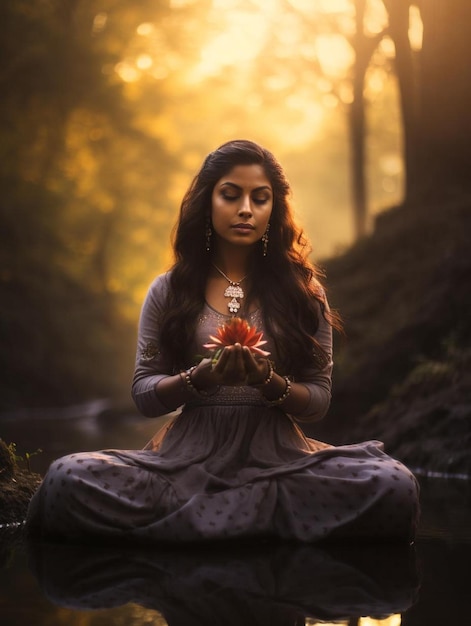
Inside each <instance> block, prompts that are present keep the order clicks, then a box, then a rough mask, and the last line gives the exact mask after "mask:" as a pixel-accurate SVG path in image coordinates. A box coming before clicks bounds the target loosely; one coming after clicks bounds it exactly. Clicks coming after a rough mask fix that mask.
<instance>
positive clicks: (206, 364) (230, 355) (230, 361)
mask: <svg viewBox="0 0 471 626" xmlns="http://www.w3.org/2000/svg"><path fill="white" fill-rule="evenodd" d="M191 379H192V382H193V384H194V386H195V387H196V388H197V389H205V390H206V389H210V388H212V387H216V386H217V385H228V386H234V387H235V386H239V385H244V384H246V382H247V370H246V365H245V361H244V356H243V348H242V346H241V345H240V344H239V343H236V344H234V345H233V346H226V347H225V348H224V349H223V350H222V352H221V354H220V355H219V358H218V360H217V361H216V363H214V364H213V361H212V360H211V359H203V360H202V361H201V362H200V363H199V364H198V366H197V367H196V368H195V369H194V370H193V372H192V374H191Z"/></svg>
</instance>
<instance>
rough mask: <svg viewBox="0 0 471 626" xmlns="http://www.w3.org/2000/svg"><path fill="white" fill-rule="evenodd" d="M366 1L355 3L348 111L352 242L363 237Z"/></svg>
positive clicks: (365, 215) (365, 224)
mask: <svg viewBox="0 0 471 626" xmlns="http://www.w3.org/2000/svg"><path fill="white" fill-rule="evenodd" d="M365 4H366V1H365V0H355V11H356V15H355V19H356V29H355V36H354V40H353V49H354V50H355V67H354V76H353V102H352V104H351V109H350V137H351V151H352V152H351V159H352V169H351V171H352V200H353V219H354V233H355V239H359V238H360V237H363V236H364V235H366V230H367V192H366V176H365V101H364V98H363V90H364V86H365V73H366V68H367V67H368V63H369V60H370V57H369V56H367V55H366V50H365V36H364V33H363V20H364V15H365Z"/></svg>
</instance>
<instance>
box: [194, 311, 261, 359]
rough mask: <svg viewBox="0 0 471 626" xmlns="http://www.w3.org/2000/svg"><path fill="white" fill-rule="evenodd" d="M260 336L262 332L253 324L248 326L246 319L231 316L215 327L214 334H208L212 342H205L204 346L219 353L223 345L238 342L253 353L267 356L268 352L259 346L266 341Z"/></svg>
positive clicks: (231, 344)
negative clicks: (215, 331)
mask: <svg viewBox="0 0 471 626" xmlns="http://www.w3.org/2000/svg"><path fill="white" fill-rule="evenodd" d="M262 337H263V332H259V331H257V329H256V328H254V327H253V326H249V324H248V323H247V322H246V320H243V319H241V318H240V317H231V319H230V320H229V321H228V322H226V323H225V324H223V326H220V327H219V328H218V329H217V333H216V335H215V336H213V335H209V338H210V339H211V341H212V342H213V343H205V344H204V347H205V348H207V349H208V350H216V351H217V354H219V352H220V351H221V350H222V349H223V348H224V347H225V346H233V345H234V344H235V343H240V345H241V346H247V347H248V348H250V350H251V351H252V352H254V353H255V354H258V355H260V356H268V355H269V354H270V353H269V352H267V351H266V350H262V349H261V348H260V346H263V345H264V344H266V343H267V342H266V341H265V340H263V339H262ZM215 358H217V356H215Z"/></svg>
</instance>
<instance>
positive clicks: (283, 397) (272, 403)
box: [264, 376, 291, 406]
mask: <svg viewBox="0 0 471 626" xmlns="http://www.w3.org/2000/svg"><path fill="white" fill-rule="evenodd" d="M283 379H284V381H285V383H286V387H285V389H284V391H283V393H282V394H281V396H280V397H279V398H275V399H274V400H268V398H264V400H265V403H266V404H267V405H268V406H277V405H279V404H283V402H284V401H285V400H286V398H287V397H288V396H289V394H290V393H291V381H290V379H289V378H288V376H283Z"/></svg>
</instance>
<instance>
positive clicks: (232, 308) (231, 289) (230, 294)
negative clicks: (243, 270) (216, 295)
mask: <svg viewBox="0 0 471 626" xmlns="http://www.w3.org/2000/svg"><path fill="white" fill-rule="evenodd" d="M213 267H214V269H216V270H217V271H218V272H219V273H220V274H221V276H222V277H223V278H225V279H226V280H227V282H228V283H229V286H228V287H226V290H225V291H224V296H225V297H226V298H231V299H230V301H229V302H228V303H227V308H228V309H229V313H232V314H234V313H237V311H238V310H239V309H240V302H239V300H241V299H242V298H243V297H244V296H245V293H244V290H243V289H242V287H241V286H240V283H241V282H242V281H244V280H245V279H246V278H247V276H248V274H246V275H245V276H244V277H243V278H241V279H240V280H237V281H235V280H231V279H230V278H229V276H226V274H224V272H223V271H222V269H220V268H219V267H218V266H217V265H216V264H215V263H213Z"/></svg>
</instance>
